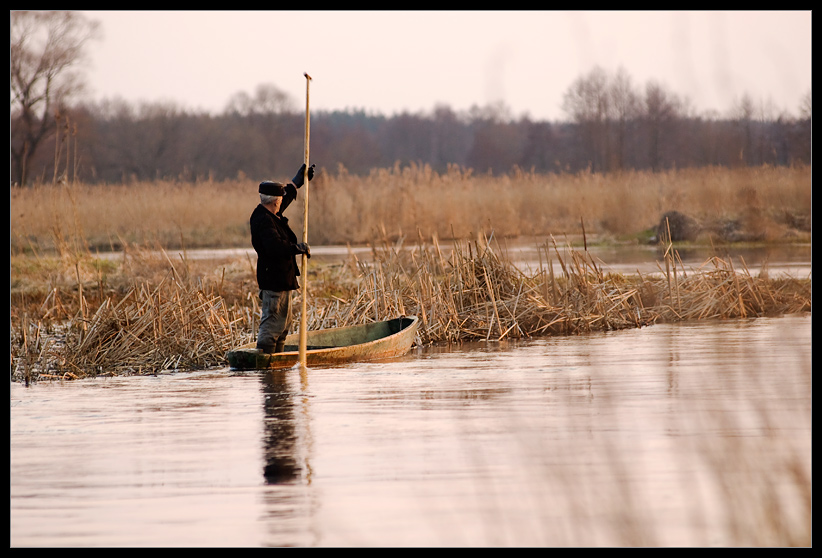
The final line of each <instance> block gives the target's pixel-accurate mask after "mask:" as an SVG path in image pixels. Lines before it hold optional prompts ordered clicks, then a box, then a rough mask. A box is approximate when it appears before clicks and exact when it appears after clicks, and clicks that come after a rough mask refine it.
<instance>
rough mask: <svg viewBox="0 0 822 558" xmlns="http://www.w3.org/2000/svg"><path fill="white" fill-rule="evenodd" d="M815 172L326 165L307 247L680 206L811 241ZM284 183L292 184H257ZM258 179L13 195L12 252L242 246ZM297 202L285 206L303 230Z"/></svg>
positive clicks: (615, 228)
mask: <svg viewBox="0 0 822 558" xmlns="http://www.w3.org/2000/svg"><path fill="white" fill-rule="evenodd" d="M811 175H812V173H811V168H810V167H758V168H740V169H723V168H701V169H685V170H678V171H667V172H659V173H650V172H624V173H612V174H607V175H603V174H592V173H588V172H583V173H578V174H535V173H529V172H515V173H512V174H510V175H506V176H490V175H475V174H474V173H473V172H472V171H471V170H466V169H460V168H457V167H452V168H451V169H449V171H448V172H446V173H443V174H438V173H435V172H433V171H432V170H431V169H430V168H429V167H427V166H417V165H411V166H406V167H401V166H399V165H397V166H395V167H394V168H389V169H375V170H374V171H372V172H371V174H370V175H369V176H367V177H358V176H351V175H349V174H348V173H347V172H346V171H345V169H343V168H340V169H337V170H336V171H331V170H328V169H323V170H322V171H321V172H320V173H319V174H318V176H317V177H316V178H315V179H314V180H313V181H312V182H311V185H310V193H309V196H310V199H309V205H310V215H311V216H310V222H309V241H310V243H312V244H345V243H362V242H366V241H368V240H370V239H371V238H373V237H374V235H375V233H376V231H382V230H384V231H385V233H386V234H387V235H388V236H389V237H391V238H395V239H396V238H401V237H403V236H415V235H416V234H417V231H420V232H421V233H422V234H423V235H424V236H425V237H432V236H435V235H436V236H437V237H439V238H450V237H454V238H465V237H468V236H472V235H473V234H475V233H477V232H479V231H485V232H486V233H489V232H490V230H491V227H493V229H494V230H495V231H496V234H497V235H498V236H501V237H511V236H520V235H541V236H547V235H550V234H553V235H556V236H560V235H564V234H578V233H580V232H581V231H580V223H581V222H584V223H585V227H586V229H587V233H588V234H589V235H596V236H605V237H612V238H623V237H636V236H637V235H639V234H640V233H642V231H644V230H646V229H649V228H651V227H654V226H656V224H657V223H658V221H659V219H660V217H661V215H662V214H663V213H664V212H666V211H670V210H677V211H680V212H683V213H686V214H689V215H692V216H694V217H696V218H697V219H699V220H700V222H701V223H703V224H704V225H705V226H706V228H710V227H711V226H712V224H713V223H717V222H722V221H726V220H734V221H737V222H739V223H740V224H742V225H743V226H744V227H745V228H746V229H748V230H750V231H752V233H753V236H754V237H755V238H758V239H760V240H765V241H777V240H782V239H785V238H790V235H794V236H793V238H796V236H795V235H797V234H800V235H802V234H804V235H805V236H806V237H807V238H810V232H809V231H810V222H811ZM260 178H270V179H280V180H287V179H288V178H287V177H260ZM257 182H258V179H257V178H254V179H250V178H247V177H240V178H238V179H237V180H234V181H228V182H220V183H217V182H211V181H204V182H198V183H196V184H179V183H173V182H152V183H136V184H130V185H109V186H90V185H84V184H74V185H67V186H66V185H58V186H38V187H34V188H28V189H19V188H14V189H12V190H11V195H10V198H11V199H10V207H11V209H10V221H11V222H10V230H11V249H12V252H13V253H14V252H18V251H26V250H40V251H43V250H56V249H57V248H58V244H60V243H67V244H69V245H73V246H76V247H77V248H81V249H82V248H85V247H86V245H88V246H90V247H91V248H93V249H103V250H106V249H108V248H109V247H112V246H113V247H120V246H122V245H123V244H128V243H131V244H134V243H136V244H141V245H146V244H153V243H159V244H161V245H162V246H165V247H167V248H168V247H181V246H183V247H217V246H226V247H228V246H243V247H245V246H248V244H249V238H248V217H249V215H250V214H251V210H252V209H253V208H254V206H255V205H256V204H257V203H258V201H259V198H258V196H257V192H256V185H257ZM302 203H303V202H302V197H301V199H299V200H298V201H297V202H296V203H295V205H294V206H293V207H292V208H291V209H290V210H289V212H288V214H289V215H290V216H291V222H292V225H293V227H294V229H295V230H302V215H303V205H302Z"/></svg>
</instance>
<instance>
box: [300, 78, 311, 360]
mask: <svg viewBox="0 0 822 558" xmlns="http://www.w3.org/2000/svg"><path fill="white" fill-rule="evenodd" d="M303 75H304V76H305V161H304V162H305V174H304V175H303V186H304V187H305V213H304V215H303V242H305V243H306V244H307V243H308V140H309V136H310V134H309V128H310V122H311V117H310V115H309V112H308V86H309V84H310V83H311V76H309V75H308V74H307V73H306V74H303ZM307 266H308V256H306V255H305V254H303V260H302V270H301V272H300V275H301V276H302V284H303V285H302V291H303V292H302V308H301V313H300V365H301V366H302V367H303V368H305V367H306V357H305V351H306V344H307V343H308V340H307V331H306V328H307V327H308V325H307V324H308V318H307V316H306V313H307V312H308V305H307V298H308V274H307V273H306V267H307Z"/></svg>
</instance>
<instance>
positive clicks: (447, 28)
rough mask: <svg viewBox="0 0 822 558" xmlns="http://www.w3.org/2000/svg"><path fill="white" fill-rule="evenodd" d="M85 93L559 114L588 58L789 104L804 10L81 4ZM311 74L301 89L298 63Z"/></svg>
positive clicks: (216, 102)
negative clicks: (86, 34)
mask: <svg viewBox="0 0 822 558" xmlns="http://www.w3.org/2000/svg"><path fill="white" fill-rule="evenodd" d="M82 13H83V14H84V15H86V16H87V17H88V18H89V19H92V20H96V21H99V22H100V25H101V31H102V38H101V40H99V41H95V42H92V43H90V44H89V47H88V55H89V63H90V64H89V66H88V67H87V70H86V77H87V79H88V85H89V89H90V91H89V94H90V97H91V99H93V100H95V101H100V100H103V99H115V98H120V99H123V100H126V101H128V102H131V103H140V102H144V101H145V102H172V103H176V104H177V105H179V106H180V107H182V108H186V109H191V110H200V111H208V112H211V113H214V114H218V113H220V112H222V111H223V109H224V108H225V106H226V104H227V103H228V101H229V99H230V98H231V97H232V96H233V95H235V94H237V93H240V92H245V93H247V94H249V95H251V96H253V95H254V92H255V90H256V88H257V86H259V85H261V84H270V85H274V86H276V87H277V88H278V89H280V90H282V91H284V92H285V93H287V94H288V95H289V96H290V98H291V99H292V101H293V107H294V108H295V109H296V110H298V111H301V112H302V111H304V110H305V105H306V100H308V104H309V107H310V110H311V111H315V110H323V111H330V110H364V111H366V112H368V113H379V114H383V115H385V116H393V115H395V114H399V113H402V112H411V113H430V112H431V111H432V110H433V109H434V108H435V107H436V106H437V105H447V106H449V107H450V108H451V109H453V110H455V111H457V112H461V111H465V110H468V109H469V108H471V107H472V106H479V107H482V106H486V105H489V104H497V103H500V102H502V103H503V104H504V106H506V107H507V108H508V109H509V111H510V113H511V115H512V116H514V117H516V118H519V117H523V116H528V117H529V118H531V119H533V120H550V121H556V120H566V119H567V115H566V114H565V113H564V112H563V110H562V99H563V95H564V94H565V92H566V91H567V90H568V89H569V87H570V86H571V85H572V83H573V82H574V81H575V80H576V79H578V78H580V77H583V76H586V75H588V74H589V73H590V72H591V71H592V69H593V68H594V67H596V66H598V67H600V68H602V69H603V70H605V71H606V72H608V73H609V74H610V75H614V74H615V73H616V72H617V70H618V69H620V68H621V69H624V70H625V72H626V73H627V74H628V76H629V77H630V78H631V80H632V82H633V84H634V86H636V87H637V88H639V89H642V88H644V87H645V85H646V84H648V83H649V82H655V83H658V84H661V85H663V86H664V87H665V88H666V89H667V90H668V91H670V92H671V93H673V94H675V95H677V96H679V97H683V98H687V99H688V100H689V101H690V103H691V106H692V108H694V110H696V112H698V113H704V112H709V111H716V112H718V113H719V114H727V113H728V112H729V111H730V110H731V109H732V108H733V107H734V106H735V105H736V104H737V103H738V102H739V100H740V99H741V98H742V97H743V96H744V95H748V96H749V97H750V98H751V99H752V100H753V101H754V102H755V103H757V104H762V105H767V106H769V107H771V108H772V109H774V110H776V112H777V113H778V112H781V111H786V112H788V113H790V114H792V115H798V113H799V106H800V104H801V99H802V98H803V96H805V95H806V94H807V93H808V92H810V90H811V12H810V11H770V12H769V11H670V12H669V11H652V12H645V11H619V12H608V11H193V12H192V11H85V12H82ZM306 72H307V73H308V74H309V75H310V76H311V78H312V79H311V83H310V87H309V89H308V91H306V79H305V77H304V73H306Z"/></svg>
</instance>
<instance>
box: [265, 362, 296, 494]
mask: <svg viewBox="0 0 822 558" xmlns="http://www.w3.org/2000/svg"><path fill="white" fill-rule="evenodd" d="M262 380H263V396H264V397H265V404H264V405H265V429H264V433H265V434H264V435H265V439H264V440H263V447H264V448H265V466H264V468H263V476H264V477H265V482H266V483H268V484H279V483H285V482H290V481H293V480H295V479H298V478H299V476H300V472H301V471H300V467H299V465H297V458H296V456H295V453H296V451H297V447H296V446H297V435H296V434H295V432H294V430H295V424H294V420H295V417H294V403H293V397H294V394H292V393H290V392H289V391H288V386H287V384H286V379H285V372H282V371H270V372H266V373H263V375H262Z"/></svg>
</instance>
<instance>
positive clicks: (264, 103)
mask: <svg viewBox="0 0 822 558" xmlns="http://www.w3.org/2000/svg"><path fill="white" fill-rule="evenodd" d="M225 112H227V113H237V114H240V115H241V116H248V115H251V114H269V113H271V114H290V113H292V112H294V100H293V99H292V98H291V96H290V95H289V94H288V93H286V92H285V91H283V90H281V89H280V88H278V87H277V86H276V85H273V84H270V83H262V84H260V85H258V86H257V89H256V91H255V93H254V97H252V96H251V95H249V94H248V93H246V92H245V91H240V92H238V93H235V94H234V95H232V96H231V98H230V99H229V100H228V103H227V104H226V108H225Z"/></svg>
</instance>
